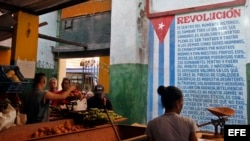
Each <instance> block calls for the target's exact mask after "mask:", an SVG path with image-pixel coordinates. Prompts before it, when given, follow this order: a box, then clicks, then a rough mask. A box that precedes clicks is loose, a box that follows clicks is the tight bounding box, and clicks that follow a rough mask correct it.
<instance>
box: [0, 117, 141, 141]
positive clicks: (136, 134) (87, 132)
mask: <svg viewBox="0 0 250 141" xmlns="http://www.w3.org/2000/svg"><path fill="white" fill-rule="evenodd" d="M115 123H117V122H116V121H115ZM114 127H115V130H117V132H118V135H119V138H120V140H122V141H140V140H145V138H146V136H145V135H144V132H145V127H138V126H128V125H119V124H115V125H114ZM58 128H64V129H65V130H66V129H70V130H68V131H67V132H66V131H65V132H57V133H53V134H52V133H51V134H49V135H46V134H45V132H52V130H57V129H58ZM73 128H74V130H73ZM39 132H40V134H41V133H42V132H43V133H44V134H43V135H42V136H39V137H38V136H35V134H39ZM79 138H81V139H82V140H87V141H97V140H98V141H107V140H108V141H119V139H118V138H117V136H116V134H115V131H114V129H113V128H112V125H111V124H102V125H97V126H95V127H92V128H87V127H84V125H80V124H75V123H74V121H73V120H72V119H64V120H57V121H51V122H45V123H36V124H29V125H22V126H15V127H11V128H9V129H7V130H4V131H2V132H0V140H1V141H7V140H15V141H18V140H20V141H24V140H39V141H42V140H46V141H50V140H53V141H56V140H60V141H64V140H65V141H68V140H71V141H78V140H79Z"/></svg>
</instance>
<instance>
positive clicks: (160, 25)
mask: <svg viewBox="0 0 250 141" xmlns="http://www.w3.org/2000/svg"><path fill="white" fill-rule="evenodd" d="M158 25H159V26H158V29H161V30H162V29H163V27H164V26H165V25H164V24H163V23H162V22H161V23H160V24H158Z"/></svg>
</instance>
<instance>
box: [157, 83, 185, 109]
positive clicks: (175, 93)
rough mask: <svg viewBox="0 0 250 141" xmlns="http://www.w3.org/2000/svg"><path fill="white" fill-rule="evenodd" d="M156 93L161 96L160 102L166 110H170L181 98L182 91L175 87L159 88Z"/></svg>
mask: <svg viewBox="0 0 250 141" xmlns="http://www.w3.org/2000/svg"><path fill="white" fill-rule="evenodd" d="M157 92H158V94H159V95H161V102H162V105H163V106H164V108H165V109H166V110H169V109H172V108H173V107H174V104H175V102H176V101H177V100H180V99H181V98H183V94H182V91H181V90H180V89H179V88H177V87H175V86H168V87H165V86H159V87H158V89H157Z"/></svg>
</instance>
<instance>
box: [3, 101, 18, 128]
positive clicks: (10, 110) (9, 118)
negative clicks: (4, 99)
mask: <svg viewBox="0 0 250 141" xmlns="http://www.w3.org/2000/svg"><path fill="white" fill-rule="evenodd" d="M15 119H16V109H15V108H14V107H12V106H11V105H10V104H8V106H7V108H6V109H5V110H3V112H0V131H2V130H4V129H8V128H9V127H11V126H13V125H15V124H14V122H15Z"/></svg>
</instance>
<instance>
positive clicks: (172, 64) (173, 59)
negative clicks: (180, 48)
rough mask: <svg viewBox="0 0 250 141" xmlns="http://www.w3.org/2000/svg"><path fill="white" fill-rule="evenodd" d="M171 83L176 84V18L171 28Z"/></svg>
mask: <svg viewBox="0 0 250 141" xmlns="http://www.w3.org/2000/svg"><path fill="white" fill-rule="evenodd" d="M169 32H170V33H169V34H170V35H169V43H170V44H169V66H170V68H169V73H170V74H169V84H170V85H175V20H173V21H172V23H171V25H170V28H169Z"/></svg>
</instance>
